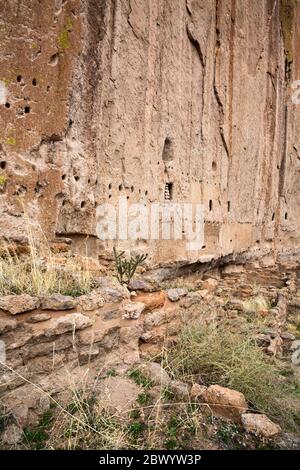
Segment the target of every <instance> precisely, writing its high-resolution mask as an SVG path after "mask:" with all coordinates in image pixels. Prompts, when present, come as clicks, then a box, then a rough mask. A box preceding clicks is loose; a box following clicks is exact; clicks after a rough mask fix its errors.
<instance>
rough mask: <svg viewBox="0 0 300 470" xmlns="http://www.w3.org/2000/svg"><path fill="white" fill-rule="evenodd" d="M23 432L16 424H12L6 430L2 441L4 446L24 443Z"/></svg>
mask: <svg viewBox="0 0 300 470" xmlns="http://www.w3.org/2000/svg"><path fill="white" fill-rule="evenodd" d="M22 437H23V431H22V429H21V428H19V426H17V425H16V424H10V425H9V426H7V428H6V429H5V430H4V432H3V434H2V436H1V440H2V442H3V443H4V444H8V445H15V444H18V443H19V442H21V441H22Z"/></svg>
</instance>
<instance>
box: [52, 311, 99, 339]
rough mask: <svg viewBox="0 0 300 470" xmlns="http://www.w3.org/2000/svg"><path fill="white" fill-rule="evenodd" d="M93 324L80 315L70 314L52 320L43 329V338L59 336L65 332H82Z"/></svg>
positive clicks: (87, 318)
mask: <svg viewBox="0 0 300 470" xmlns="http://www.w3.org/2000/svg"><path fill="white" fill-rule="evenodd" d="M93 323H94V321H93V320H91V319H90V318H89V317H87V316H85V315H82V314H81V313H70V314H69V315H66V316H63V317H60V318H53V319H52V320H51V321H50V322H49V326H48V327H47V328H46V329H45V336H47V337H51V336H55V335H61V334H63V333H66V332H67V331H75V330H82V329H84V328H87V327H88V326H91V325H92V324H93Z"/></svg>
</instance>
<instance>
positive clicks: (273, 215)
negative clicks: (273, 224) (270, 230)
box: [272, 212, 275, 220]
mask: <svg viewBox="0 0 300 470" xmlns="http://www.w3.org/2000/svg"><path fill="white" fill-rule="evenodd" d="M274 219H275V212H273V214H272V220H274Z"/></svg>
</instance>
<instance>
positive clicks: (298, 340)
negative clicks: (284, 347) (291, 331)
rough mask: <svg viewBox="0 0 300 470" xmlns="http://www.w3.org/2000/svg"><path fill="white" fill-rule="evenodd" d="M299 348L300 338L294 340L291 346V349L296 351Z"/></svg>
mask: <svg viewBox="0 0 300 470" xmlns="http://www.w3.org/2000/svg"><path fill="white" fill-rule="evenodd" d="M297 349H300V339H297V340H296V341H293V342H292V344H291V347H290V350H291V351H296V350H297Z"/></svg>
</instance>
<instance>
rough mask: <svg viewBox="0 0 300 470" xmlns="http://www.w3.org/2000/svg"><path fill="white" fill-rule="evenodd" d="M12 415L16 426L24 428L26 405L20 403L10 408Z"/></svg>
mask: <svg viewBox="0 0 300 470" xmlns="http://www.w3.org/2000/svg"><path fill="white" fill-rule="evenodd" d="M11 411H12V414H13V417H14V418H15V420H16V422H17V424H18V426H19V427H20V428H22V429H23V428H24V427H25V426H26V424H27V420H28V413H29V409H28V406H27V405H24V404H20V405H17V406H15V407H14V408H13V409H12V410H11Z"/></svg>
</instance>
